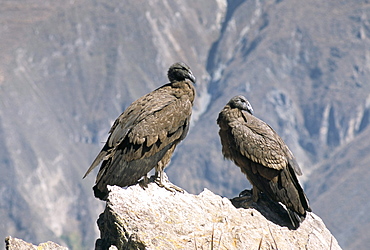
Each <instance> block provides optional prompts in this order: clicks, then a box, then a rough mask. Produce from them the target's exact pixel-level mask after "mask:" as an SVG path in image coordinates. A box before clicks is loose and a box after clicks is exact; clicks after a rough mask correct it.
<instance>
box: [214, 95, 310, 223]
mask: <svg viewBox="0 0 370 250" xmlns="http://www.w3.org/2000/svg"><path fill="white" fill-rule="evenodd" d="M217 124H218V125H219V127H220V129H219V136H220V140H221V144H222V154H223V156H224V158H226V159H229V160H231V161H233V162H234V163H235V164H236V165H237V166H238V167H239V168H240V169H241V171H242V172H243V173H244V174H245V175H246V177H247V179H248V180H249V182H250V183H251V184H252V201H253V202H257V201H258V199H259V197H260V194H261V192H262V193H264V194H266V195H267V196H268V197H269V198H270V199H271V200H274V201H276V202H279V203H281V204H283V205H284V206H285V208H286V210H287V213H288V215H289V217H290V221H291V223H292V226H293V228H298V227H299V225H300V223H301V222H302V221H303V220H304V219H305V217H306V214H307V212H310V211H312V210H311V208H310V206H309V202H308V199H307V197H306V194H305V193H304V191H303V189H302V187H301V185H300V183H299V181H298V178H297V175H302V171H301V169H300V167H299V165H298V163H297V160H296V159H295V157H294V155H293V153H292V152H291V151H290V149H289V148H288V146H287V145H286V144H285V142H284V141H283V140H282V139H281V137H280V136H279V135H278V134H277V133H276V132H275V131H274V129H272V127H270V126H269V125H268V124H267V123H265V122H264V121H262V120H260V119H258V118H257V117H255V116H254V115H253V108H252V105H251V104H250V102H249V101H248V100H247V99H246V98H245V97H244V96H242V95H237V96H234V97H233V98H231V99H230V101H229V102H228V103H227V104H226V106H225V107H224V108H223V109H222V110H221V112H220V113H219V115H218V118H217Z"/></svg>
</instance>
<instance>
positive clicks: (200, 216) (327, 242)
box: [96, 183, 340, 250]
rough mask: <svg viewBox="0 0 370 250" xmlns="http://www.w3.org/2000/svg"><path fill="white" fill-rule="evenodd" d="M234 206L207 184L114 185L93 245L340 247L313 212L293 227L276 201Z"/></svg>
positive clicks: (171, 247)
mask: <svg viewBox="0 0 370 250" xmlns="http://www.w3.org/2000/svg"><path fill="white" fill-rule="evenodd" d="M262 200H263V199H262ZM233 202H234V205H235V206H240V205H241V203H240V202H238V201H237V199H236V200H235V199H234V200H233ZM262 202H264V203H266V200H264V201H262ZM270 203H271V202H270ZM234 205H233V204H232V202H231V201H230V200H229V199H227V198H222V197H220V196H218V195H216V194H214V193H212V192H211V191H209V190H207V189H205V190H204V191H203V192H202V193H200V194H199V195H193V194H189V193H186V192H185V193H171V192H169V191H167V190H165V189H163V188H160V187H158V186H157V185H156V184H153V183H151V184H149V185H148V187H147V188H146V189H145V190H144V189H142V188H141V187H140V186H138V185H136V186H132V187H129V188H127V189H122V188H119V187H116V186H114V187H111V192H110V194H109V197H108V201H107V205H106V208H105V211H104V212H103V213H102V214H101V215H100V217H99V219H98V226H99V229H100V233H101V236H100V239H98V240H97V241H96V249H99V250H100V249H109V248H111V249H112V248H115V247H117V249H340V247H339V245H338V243H337V240H336V239H335V238H334V237H333V236H332V234H331V233H330V232H329V230H328V229H327V228H326V227H325V224H324V223H323V222H322V220H321V219H320V218H319V217H318V216H317V215H315V214H314V213H308V215H307V217H306V219H305V220H304V221H303V223H302V224H301V226H300V227H299V228H298V229H297V230H291V229H289V227H288V224H287V221H286V219H287V217H284V214H283V213H282V212H281V211H283V210H281V211H279V209H276V206H277V207H278V206H279V205H277V204H275V205H273V206H266V204H260V202H258V204H254V205H252V208H236V207H235V206H234ZM274 214H275V215H274Z"/></svg>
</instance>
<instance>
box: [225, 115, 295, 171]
mask: <svg viewBox="0 0 370 250" xmlns="http://www.w3.org/2000/svg"><path fill="white" fill-rule="evenodd" d="M241 114H242V115H241V116H240V117H238V118H237V119H235V120H234V121H232V122H230V123H229V126H230V127H231V133H232V135H233V137H234V140H235V143H236V146H237V149H238V150H239V151H240V153H241V154H242V155H243V156H245V157H247V158H248V159H250V160H251V161H253V162H256V163H259V164H261V165H263V166H265V167H268V168H272V169H275V170H281V169H284V168H285V167H286V166H287V165H288V158H287V156H286V153H285V144H284V142H283V141H282V139H281V138H280V137H279V136H278V135H277V133H276V132H275V131H274V130H273V129H272V128H271V127H270V126H269V125H268V124H266V123H265V122H263V121H261V120H260V119H258V118H256V117H255V116H253V115H251V114H249V113H247V112H244V111H242V112H241Z"/></svg>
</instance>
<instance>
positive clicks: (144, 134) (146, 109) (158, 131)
mask: <svg viewBox="0 0 370 250" xmlns="http://www.w3.org/2000/svg"><path fill="white" fill-rule="evenodd" d="M167 77H168V79H169V83H167V84H165V85H163V86H161V87H159V88H157V89H155V90H154V91H152V92H150V93H148V94H146V95H144V96H142V97H141V98H139V99H137V100H136V101H134V102H133V103H132V104H131V105H130V106H129V107H127V109H126V110H125V111H124V112H123V113H122V114H121V115H120V116H119V117H118V118H117V119H116V120H115V122H114V123H113V125H112V127H111V129H110V130H109V136H108V139H107V141H106V143H105V145H104V146H103V148H102V149H101V151H100V153H99V154H98V155H97V156H96V158H95V160H94V161H93V162H92V164H91V166H90V167H89V169H88V170H87V172H86V173H85V175H84V176H83V178H85V177H86V176H87V175H88V174H89V173H90V172H91V171H92V170H93V169H94V168H95V167H97V166H98V165H99V164H100V162H102V164H101V166H100V169H99V172H98V174H97V177H96V181H95V186H94V187H93V190H94V195H95V197H96V198H99V199H101V200H106V199H107V196H108V189H107V185H117V186H120V187H126V186H130V185H134V184H137V183H138V182H139V180H140V179H141V178H142V177H144V178H147V174H148V173H149V172H150V171H151V170H152V169H153V168H155V175H154V176H155V182H156V183H157V184H158V185H159V186H160V187H164V188H166V189H168V190H171V191H174V192H175V191H183V190H182V189H181V188H179V187H177V186H175V185H174V184H172V183H170V182H169V180H168V179H167V176H166V175H165V173H164V168H165V167H166V166H167V165H168V164H169V162H170V159H171V156H172V154H173V152H174V150H175V148H176V146H177V145H178V144H179V142H181V141H182V140H183V139H184V138H185V137H186V135H187V133H188V131H189V124H190V118H191V114H192V107H193V102H194V98H195V94H196V93H195V88H194V85H195V82H196V79H195V77H194V74H193V73H192V71H191V70H190V67H189V66H188V65H186V64H185V63H183V62H176V63H174V64H173V65H171V66H170V68H169V69H168V72H167Z"/></svg>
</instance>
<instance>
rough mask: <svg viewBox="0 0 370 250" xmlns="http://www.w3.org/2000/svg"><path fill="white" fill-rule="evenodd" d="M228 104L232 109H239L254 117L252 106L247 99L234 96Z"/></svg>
mask: <svg viewBox="0 0 370 250" xmlns="http://www.w3.org/2000/svg"><path fill="white" fill-rule="evenodd" d="M228 104H229V106H230V107H231V108H238V109H240V110H245V111H247V112H249V113H250V114H252V115H253V108H252V105H251V104H250V103H249V101H248V100H247V98H245V97H244V96H242V95H237V96H234V97H233V98H231V99H230V101H229V103H228Z"/></svg>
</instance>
